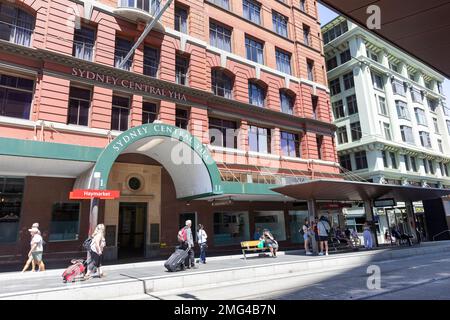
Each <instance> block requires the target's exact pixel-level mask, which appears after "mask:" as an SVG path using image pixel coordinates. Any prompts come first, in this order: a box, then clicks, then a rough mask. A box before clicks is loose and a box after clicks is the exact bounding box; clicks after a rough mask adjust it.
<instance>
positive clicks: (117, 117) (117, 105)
mask: <svg viewBox="0 0 450 320" xmlns="http://www.w3.org/2000/svg"><path fill="white" fill-rule="evenodd" d="M129 115H130V99H129V98H127V97H121V96H116V95H114V96H113V99H112V112H111V130H117V131H126V130H128V117H129Z"/></svg>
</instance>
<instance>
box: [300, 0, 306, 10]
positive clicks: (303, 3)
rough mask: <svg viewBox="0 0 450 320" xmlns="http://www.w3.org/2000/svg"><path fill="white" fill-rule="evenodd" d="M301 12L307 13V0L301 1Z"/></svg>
mask: <svg viewBox="0 0 450 320" xmlns="http://www.w3.org/2000/svg"><path fill="white" fill-rule="evenodd" d="M300 10H302V11H303V12H306V0H300Z"/></svg>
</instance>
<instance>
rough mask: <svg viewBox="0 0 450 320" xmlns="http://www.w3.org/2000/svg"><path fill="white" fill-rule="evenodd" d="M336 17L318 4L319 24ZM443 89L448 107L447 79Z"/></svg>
mask: <svg viewBox="0 0 450 320" xmlns="http://www.w3.org/2000/svg"><path fill="white" fill-rule="evenodd" d="M337 16H338V14H336V13H335V12H334V11H332V10H330V9H328V8H327V7H325V6H323V5H322V4H320V3H319V21H320V22H321V24H322V25H324V24H326V23H328V22H330V21H331V20H333V19H334V18H336V17H337ZM443 88H444V94H445V96H446V97H447V105H450V101H449V99H450V80H449V79H446V80H445V81H444V85H443Z"/></svg>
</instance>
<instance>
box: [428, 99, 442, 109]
mask: <svg viewBox="0 0 450 320" xmlns="http://www.w3.org/2000/svg"><path fill="white" fill-rule="evenodd" d="M427 102H428V107H429V108H430V111H431V112H436V109H437V107H438V106H439V101H438V100H436V99H430V98H427Z"/></svg>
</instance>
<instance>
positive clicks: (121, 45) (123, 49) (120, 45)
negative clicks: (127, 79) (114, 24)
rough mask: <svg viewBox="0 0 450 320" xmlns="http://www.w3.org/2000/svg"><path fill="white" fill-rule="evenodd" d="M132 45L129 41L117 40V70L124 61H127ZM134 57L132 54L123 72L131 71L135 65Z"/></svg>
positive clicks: (115, 56) (115, 57) (115, 55)
mask: <svg viewBox="0 0 450 320" xmlns="http://www.w3.org/2000/svg"><path fill="white" fill-rule="evenodd" d="M132 46H133V45H132V43H131V41H129V40H126V39H123V38H118V37H117V38H116V47H115V51H114V66H115V67H116V68H118V67H119V65H120V64H121V63H122V61H123V60H124V59H125V57H126V55H127V54H128V52H130V50H131V47H132ZM133 56H134V54H132V55H131V56H130V58H129V59H128V60H127V61H126V62H125V64H124V65H123V66H122V69H123V70H127V71H130V69H131V65H132V64H133Z"/></svg>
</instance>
